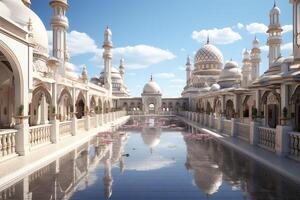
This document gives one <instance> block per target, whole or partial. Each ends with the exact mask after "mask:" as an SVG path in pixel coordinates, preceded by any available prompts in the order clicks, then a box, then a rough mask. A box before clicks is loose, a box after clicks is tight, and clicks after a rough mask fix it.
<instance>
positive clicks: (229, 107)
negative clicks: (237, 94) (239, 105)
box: [225, 100, 234, 120]
mask: <svg viewBox="0 0 300 200" xmlns="http://www.w3.org/2000/svg"><path fill="white" fill-rule="evenodd" d="M225 114H226V119H227V120H231V118H234V104H233V101H232V100H228V101H227V102H226V112H225Z"/></svg>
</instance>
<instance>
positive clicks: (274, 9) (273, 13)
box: [270, 3, 280, 15]
mask: <svg viewBox="0 0 300 200" xmlns="http://www.w3.org/2000/svg"><path fill="white" fill-rule="evenodd" d="M270 15H280V9H279V8H278V7H277V5H276V3H274V6H273V8H272V9H271V11H270Z"/></svg>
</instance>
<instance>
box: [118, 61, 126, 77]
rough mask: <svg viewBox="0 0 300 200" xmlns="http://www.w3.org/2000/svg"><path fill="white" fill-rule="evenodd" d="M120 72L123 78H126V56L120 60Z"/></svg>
mask: <svg viewBox="0 0 300 200" xmlns="http://www.w3.org/2000/svg"><path fill="white" fill-rule="evenodd" d="M119 72H120V74H121V77H122V79H123V80H124V74H125V67H124V58H121V60H120V66H119Z"/></svg>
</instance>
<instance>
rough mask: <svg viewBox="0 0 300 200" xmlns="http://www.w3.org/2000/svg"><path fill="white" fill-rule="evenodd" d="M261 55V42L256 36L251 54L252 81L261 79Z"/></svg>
mask: <svg viewBox="0 0 300 200" xmlns="http://www.w3.org/2000/svg"><path fill="white" fill-rule="evenodd" d="M260 53H261V50H260V48H259V41H258V39H257V38H256V36H255V38H254V40H253V42H252V49H251V53H250V61H251V81H255V80H256V79H258V77H259V65H260V62H261V58H260Z"/></svg>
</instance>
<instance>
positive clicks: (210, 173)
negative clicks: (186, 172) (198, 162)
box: [194, 164, 223, 195]
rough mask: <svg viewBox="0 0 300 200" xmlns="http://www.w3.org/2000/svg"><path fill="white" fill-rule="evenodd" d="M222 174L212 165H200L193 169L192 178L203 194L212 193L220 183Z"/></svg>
mask: <svg viewBox="0 0 300 200" xmlns="http://www.w3.org/2000/svg"><path fill="white" fill-rule="evenodd" d="M222 179H223V174H222V172H221V171H220V170H219V169H218V168H216V167H215V166H214V165H209V164H208V165H207V166H201V167H199V168H197V169H195V174H194V180H195V183H196V185H197V186H198V187H199V189H200V190H202V191H203V192H204V193H205V194H209V195H211V194H214V193H216V192H217V191H218V189H219V187H220V186H221V185H222Z"/></svg>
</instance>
